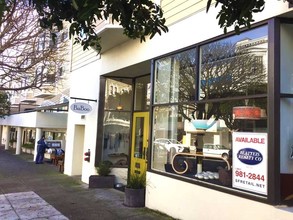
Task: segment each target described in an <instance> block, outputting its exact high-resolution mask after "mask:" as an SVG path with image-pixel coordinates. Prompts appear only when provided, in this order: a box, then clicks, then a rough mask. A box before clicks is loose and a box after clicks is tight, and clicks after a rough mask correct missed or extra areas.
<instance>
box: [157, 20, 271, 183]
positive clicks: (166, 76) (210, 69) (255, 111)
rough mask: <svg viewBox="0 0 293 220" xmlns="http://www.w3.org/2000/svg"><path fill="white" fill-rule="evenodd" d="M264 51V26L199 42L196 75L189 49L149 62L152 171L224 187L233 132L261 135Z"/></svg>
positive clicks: (264, 108)
mask: <svg viewBox="0 0 293 220" xmlns="http://www.w3.org/2000/svg"><path fill="white" fill-rule="evenodd" d="M267 48H268V41H267V27H266V26H264V27H260V28H256V29H253V30H250V31H247V32H245V33H242V34H240V35H237V36H232V37H228V38H225V39H223V40H220V41H216V42H212V43H209V44H206V45H203V46H201V47H200V57H199V64H200V75H199V77H197V75H196V68H195V67H196V59H197V57H196V52H195V50H188V51H185V52H181V53H178V54H176V55H172V56H169V57H165V58H161V59H159V60H157V61H156V62H155V81H154V104H155V105H154V106H153V131H152V169H154V170H157V171H161V172H168V173H170V174H172V175H180V176H184V177H186V178H189V179H192V180H194V181H205V182H209V183H212V184H216V185H221V186H226V187H232V172H231V167H233V161H232V152H233V142H232V134H233V132H250V133H267V118H266V115H267V82H268V77H267V56H268V55H267V54H268V50H267ZM197 80H198V81H197ZM196 85H199V87H200V88H197V86H196ZM197 90H198V91H197ZM197 93H198V94H199V97H196V94H197ZM198 174H200V175H198Z"/></svg>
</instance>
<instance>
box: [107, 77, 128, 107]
mask: <svg viewBox="0 0 293 220" xmlns="http://www.w3.org/2000/svg"><path fill="white" fill-rule="evenodd" d="M131 100H132V81H131V80H129V79H121V80H118V79H117V80H114V79H107V81H106V91H105V109H108V110H109V109H112V110H131Z"/></svg>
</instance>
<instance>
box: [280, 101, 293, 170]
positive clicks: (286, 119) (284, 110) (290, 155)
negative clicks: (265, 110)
mask: <svg viewBox="0 0 293 220" xmlns="http://www.w3.org/2000/svg"><path fill="white" fill-rule="evenodd" d="M292 109H293V99H290V98H287V99H285V98H283V99H281V114H280V116H281V121H280V123H281V124H280V127H281V130H280V135H281V137H280V141H281V142H280V157H281V158H280V163H281V170H280V171H281V173H293V114H292Z"/></svg>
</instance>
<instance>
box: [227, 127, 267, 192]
mask: <svg viewBox="0 0 293 220" xmlns="http://www.w3.org/2000/svg"><path fill="white" fill-rule="evenodd" d="M232 138H233V174H232V178H233V187H235V188H238V189H243V190H247V191H251V192H256V193H259V194H264V195H267V187H268V175H267V170H268V167H267V164H268V163H267V161H268V156H267V151H268V144H267V140H268V139H267V134H266V133H248V132H233V134H232Z"/></svg>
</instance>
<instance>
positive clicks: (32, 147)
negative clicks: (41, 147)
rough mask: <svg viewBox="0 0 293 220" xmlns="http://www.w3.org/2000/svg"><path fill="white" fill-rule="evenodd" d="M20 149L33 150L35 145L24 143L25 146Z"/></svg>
mask: <svg viewBox="0 0 293 220" xmlns="http://www.w3.org/2000/svg"><path fill="white" fill-rule="evenodd" d="M22 147H24V148H29V149H34V148H35V144H34V143H25V144H23V145H22Z"/></svg>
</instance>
